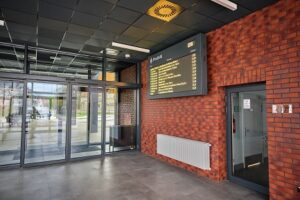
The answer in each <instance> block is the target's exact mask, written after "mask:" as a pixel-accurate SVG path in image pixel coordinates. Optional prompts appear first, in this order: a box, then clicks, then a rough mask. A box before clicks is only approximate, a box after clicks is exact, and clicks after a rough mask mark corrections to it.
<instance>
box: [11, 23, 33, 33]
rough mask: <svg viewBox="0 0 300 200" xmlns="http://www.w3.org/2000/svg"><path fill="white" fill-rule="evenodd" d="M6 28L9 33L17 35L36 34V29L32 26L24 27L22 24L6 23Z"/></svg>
mask: <svg viewBox="0 0 300 200" xmlns="http://www.w3.org/2000/svg"><path fill="white" fill-rule="evenodd" d="M7 27H8V30H9V31H13V32H18V33H25V34H29V35H35V34H36V27H34V26H25V25H22V24H16V23H13V22H7Z"/></svg>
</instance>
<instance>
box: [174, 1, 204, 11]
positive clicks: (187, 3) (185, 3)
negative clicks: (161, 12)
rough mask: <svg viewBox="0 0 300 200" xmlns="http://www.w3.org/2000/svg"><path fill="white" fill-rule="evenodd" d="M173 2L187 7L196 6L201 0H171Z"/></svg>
mask: <svg viewBox="0 0 300 200" xmlns="http://www.w3.org/2000/svg"><path fill="white" fill-rule="evenodd" d="M171 2H173V3H176V4H178V5H180V6H182V7H184V8H185V9H187V8H191V7H193V6H195V5H196V4H197V3H198V2H199V0H171Z"/></svg>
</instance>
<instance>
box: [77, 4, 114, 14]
mask: <svg viewBox="0 0 300 200" xmlns="http://www.w3.org/2000/svg"><path fill="white" fill-rule="evenodd" d="M112 8H113V4H111V3H108V2H105V1H99V0H81V1H79V4H78V6H77V8H76V10H78V11H81V12H84V13H88V14H90V15H95V16H99V17H102V16H105V15H107V14H108V13H109V12H110V11H111V9H112Z"/></svg>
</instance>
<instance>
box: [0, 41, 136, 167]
mask: <svg viewBox="0 0 300 200" xmlns="http://www.w3.org/2000/svg"><path fill="white" fill-rule="evenodd" d="M26 52H27V53H26ZM0 61H1V62H0V122H1V123H0V137H1V141H0V167H3V166H7V165H14V164H19V165H21V166H23V165H25V166H26V165H37V164H40V163H43V162H47V163H55V162H58V161H68V160H70V159H75V158H76V159H80V158H84V157H91V156H93V157H94V156H101V155H103V154H104V153H105V152H115V151H121V150H130V149H134V148H136V124H137V121H136V113H137V101H136V91H137V88H138V87H139V86H138V84H133V82H135V81H129V79H128V81H127V79H124V78H122V77H126V76H125V75H126V73H131V72H133V71H134V72H133V74H130V76H128V77H131V78H130V80H134V79H136V78H133V77H135V76H136V70H135V69H134V70H133V71H132V70H128V71H127V70H126V69H127V68H126V67H124V66H122V67H120V70H119V71H118V70H117V69H118V67H117V64H116V63H113V64H109V63H108V65H107V66H108V67H107V70H106V72H105V73H106V79H105V81H103V75H102V74H103V72H102V65H103V63H104V62H103V58H101V57H89V56H86V55H80V54H73V53H70V54H68V53H65V52H64V53H62V52H60V51H53V50H46V49H35V48H28V50H27V51H26V48H25V47H24V48H22V47H21V46H12V47H10V46H4V47H0ZM109 66H113V67H112V68H110V67H109ZM127 66H128V65H127ZM124 70H125V71H124ZM126 71H127V72H126ZM121 78H122V80H124V82H118V81H120V80H121Z"/></svg>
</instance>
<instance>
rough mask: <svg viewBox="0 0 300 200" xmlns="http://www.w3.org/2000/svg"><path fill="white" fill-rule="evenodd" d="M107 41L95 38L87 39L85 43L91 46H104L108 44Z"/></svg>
mask: <svg viewBox="0 0 300 200" xmlns="http://www.w3.org/2000/svg"><path fill="white" fill-rule="evenodd" d="M108 43H109V41H106V40H97V39H93V38H91V39H89V40H87V41H86V42H85V44H87V45H91V46H96V47H101V48H104V47H106V46H107V45H108Z"/></svg>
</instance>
